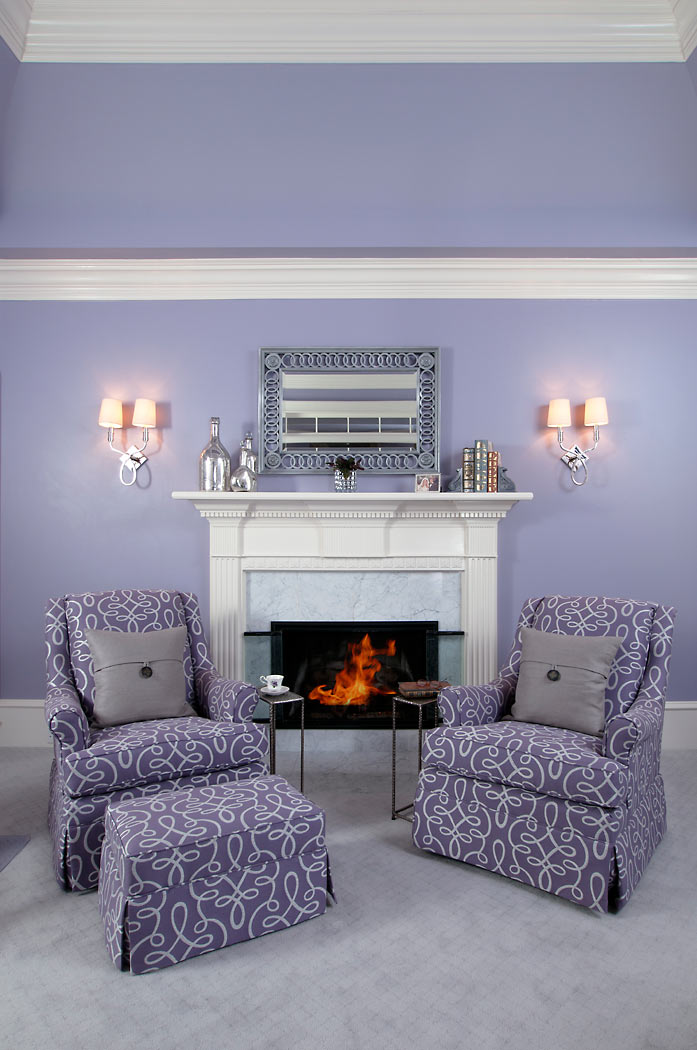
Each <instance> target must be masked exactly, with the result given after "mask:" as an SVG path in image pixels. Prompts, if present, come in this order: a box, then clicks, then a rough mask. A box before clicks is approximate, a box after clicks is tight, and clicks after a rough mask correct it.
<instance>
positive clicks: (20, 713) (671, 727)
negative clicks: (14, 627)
mask: <svg viewBox="0 0 697 1050" xmlns="http://www.w3.org/2000/svg"><path fill="white" fill-rule="evenodd" d="M289 732H290V731H289ZM375 732H377V731H375ZM284 736H285V733H283V732H282V731H279V740H278V747H279V750H283V749H284V748H286V747H288V748H290V747H292V746H294V745H293V744H291V743H290V742H289V741H288V742H287V741H286V740H284V739H283V738H284ZM373 736H374V734H373ZM307 737H308V740H307V746H308V750H312V748H313V747H314V748H315V749H321V750H325V749H326V748H327V747H328V746H329V745H330V743H331V746H332V747H334V746H337V747H338V749H339V750H346V749H347V747H348V748H349V749H350V750H361V751H363V750H366V749H368V750H371V749H372V748H373V747H374V746H375V745H374V744H373V743H372V736H371V740H370V741H369V740H368V735H365V736H364V735H363V734H362V733H361V736H360V743H357V738H356V733H353V732H351V731H350V730H340V731H338V732H336V733H332V732H331V731H330V730H319V729H318V730H309V731H308V734H307ZM383 737H384V741H385V747H386V748H388V747H391V744H388V740H389V737H390V734H389V733H388V732H385V733H381V734H380V741H382V738H383ZM313 738H316V739H314V740H313ZM330 738H331V741H330ZM51 746H52V740H51V735H50V733H49V731H48V728H47V726H46V722H45V721H44V702H43V700H0V747H51ZM663 747H664V749H665V750H683V751H685V750H690V751H691V750H697V700H669V701H668V703H667V704H666V718H665V725H664V727H663ZM378 750H381V748H378Z"/></svg>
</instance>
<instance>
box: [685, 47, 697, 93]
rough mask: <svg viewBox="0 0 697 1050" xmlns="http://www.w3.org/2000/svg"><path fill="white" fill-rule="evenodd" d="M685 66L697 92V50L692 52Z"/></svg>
mask: <svg viewBox="0 0 697 1050" xmlns="http://www.w3.org/2000/svg"><path fill="white" fill-rule="evenodd" d="M685 65H686V68H687V72H688V73H689V75H690V77H691V79H692V83H693V84H694V86H695V91H697V50H695V51H693V52H692V54H691V55H690V57H689V58H688V60H687V62H686V63H685Z"/></svg>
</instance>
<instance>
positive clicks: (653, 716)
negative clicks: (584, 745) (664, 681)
mask: <svg viewBox="0 0 697 1050" xmlns="http://www.w3.org/2000/svg"><path fill="white" fill-rule="evenodd" d="M662 731H663V697H662V696H660V695H658V696H656V695H655V694H654V693H653V691H652V690H651V689H650V688H649V689H644V690H642V691H641V692H640V693H639V695H638V696H637V698H636V700H635V701H634V703H633V704H632V706H631V707H630V708H629V709H628V710H627V711H625V712H624V714H622V715H615V717H614V718H611V719H610V721H609V722H608V723H607V725H606V726H605V736H604V740H603V750H604V754H605V755H606V757H607V758H614V759H615V760H616V761H617V762H623V763H625V764H626V763H627V762H629V760H630V758H631V755H632V752H633V751H634V750H635V749H636V748H637V747H638V746H639V744H641V743H642V742H643V741H644V740H647V739H649V738H650V737H651V736H653V737H654V738H655V741H656V746H657V749H658V750H659V751H660V747H661V735H662Z"/></svg>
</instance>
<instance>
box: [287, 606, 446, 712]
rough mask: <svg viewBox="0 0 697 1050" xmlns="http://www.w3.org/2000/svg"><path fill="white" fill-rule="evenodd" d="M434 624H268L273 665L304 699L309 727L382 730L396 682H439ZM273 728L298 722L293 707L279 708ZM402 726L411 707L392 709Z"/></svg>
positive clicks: (297, 706)
mask: <svg viewBox="0 0 697 1050" xmlns="http://www.w3.org/2000/svg"><path fill="white" fill-rule="evenodd" d="M438 633H439V632H438V623H437V621H434V620H423V621H417V622H414V621H394V620H391V621H384V620H382V621H370V622H354V621H346V622H326V621H322V622H297V621H274V622H273V623H272V624H271V665H272V669H273V671H274V672H276V673H277V674H283V675H284V678H285V684H286V685H288V686H290V688H291V689H292V690H293V692H295V693H299V694H300V695H301V696H304V697H305V724H306V726H307V727H308V728H311V729H357V728H371V729H386V728H389V727H391V725H392V697H393V696H394V694H395V693H396V692H397V688H398V683H399V682H404V681H414V680H417V679H420V678H426V679H437V678H438ZM278 715H279V725H280V726H283V728H295V727H296V726H299V724H300V711H299V705H296V704H284V705H282V706H281V707H279V709H278ZM397 716H398V725H399V726H400V727H412V726H415V725H416V724H417V723H416V718H417V713H416V709H415V708H412V707H409V706H407V705H404V704H399V705H398V708H397Z"/></svg>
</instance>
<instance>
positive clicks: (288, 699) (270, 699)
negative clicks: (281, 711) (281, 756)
mask: <svg viewBox="0 0 697 1050" xmlns="http://www.w3.org/2000/svg"><path fill="white" fill-rule="evenodd" d="M259 696H260V697H261V699H262V700H263V701H264V703H266V704H268V705H269V770H270V772H271V773H275V772H276V708H277V707H278V706H279V704H290V703H296V702H297V701H298V700H299V701H300V790H301V791H304V790H305V697H304V696H300V695H299V694H298V693H290V692H289V693H267V692H266V690H265V689H260V690H259Z"/></svg>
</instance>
